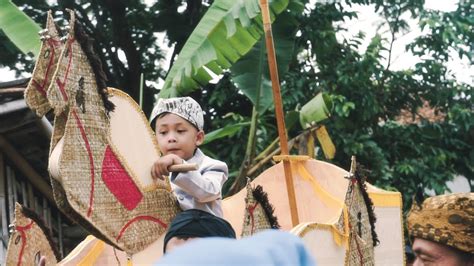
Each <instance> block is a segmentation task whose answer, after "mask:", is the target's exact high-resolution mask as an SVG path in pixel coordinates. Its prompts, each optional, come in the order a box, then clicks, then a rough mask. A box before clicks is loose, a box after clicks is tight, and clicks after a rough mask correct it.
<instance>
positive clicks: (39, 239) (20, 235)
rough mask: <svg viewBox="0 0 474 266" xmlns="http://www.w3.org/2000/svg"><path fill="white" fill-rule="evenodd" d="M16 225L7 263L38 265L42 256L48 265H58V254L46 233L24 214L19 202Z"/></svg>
mask: <svg viewBox="0 0 474 266" xmlns="http://www.w3.org/2000/svg"><path fill="white" fill-rule="evenodd" d="M14 226H15V229H14V232H13V234H11V236H10V240H9V242H8V249H7V255H6V265H37V264H38V262H39V259H40V258H41V256H45V257H46V265H56V262H57V260H56V256H55V255H54V251H53V249H52V248H51V246H50V244H49V241H48V239H47V238H46V235H45V233H44V232H43V230H41V228H40V227H39V226H38V224H37V223H35V222H34V221H33V220H32V219H29V218H27V217H25V216H24V215H23V213H22V211H21V206H20V205H19V204H18V203H17V204H16V206H15V221H14Z"/></svg>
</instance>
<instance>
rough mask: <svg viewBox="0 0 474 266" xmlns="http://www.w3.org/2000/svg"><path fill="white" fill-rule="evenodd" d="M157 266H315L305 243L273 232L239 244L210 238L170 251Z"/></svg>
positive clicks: (237, 241) (259, 234)
mask: <svg viewBox="0 0 474 266" xmlns="http://www.w3.org/2000/svg"><path fill="white" fill-rule="evenodd" d="M155 265H160V266H161V265H265V266H271V265H275V266H286V265H288V266H313V265H316V263H315V261H314V259H313V258H312V257H311V255H310V254H309V252H308V250H307V249H306V248H305V246H304V244H303V241H302V240H301V239H300V238H298V237H297V236H295V235H292V234H290V233H287V232H284V231H280V230H275V229H270V230H266V231H263V232H260V233H258V234H255V235H253V236H251V237H247V238H243V239H240V240H235V239H229V238H222V237H209V238H203V239H197V240H194V241H192V242H189V243H186V245H182V246H180V247H177V248H176V249H174V250H173V251H169V252H168V253H166V254H165V256H164V257H162V258H161V259H160V260H159V261H158V262H157V263H156V264H155Z"/></svg>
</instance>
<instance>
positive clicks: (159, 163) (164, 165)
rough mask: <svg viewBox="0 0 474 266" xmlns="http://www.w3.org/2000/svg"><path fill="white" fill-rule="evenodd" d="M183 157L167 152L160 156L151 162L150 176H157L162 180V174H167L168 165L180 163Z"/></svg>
mask: <svg viewBox="0 0 474 266" xmlns="http://www.w3.org/2000/svg"><path fill="white" fill-rule="evenodd" d="M182 163H183V159H181V157H179V156H178V155H175V154H168V155H165V156H162V157H160V158H159V159H158V160H156V162H155V163H154V164H153V166H152V168H151V176H152V177H153V178H159V179H161V180H164V177H163V176H168V175H169V173H170V172H169V171H168V167H170V166H171V165H174V164H182Z"/></svg>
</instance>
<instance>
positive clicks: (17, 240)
mask: <svg viewBox="0 0 474 266" xmlns="http://www.w3.org/2000/svg"><path fill="white" fill-rule="evenodd" d="M20 240H21V236H19V235H18V236H16V238H15V245H18V243H20Z"/></svg>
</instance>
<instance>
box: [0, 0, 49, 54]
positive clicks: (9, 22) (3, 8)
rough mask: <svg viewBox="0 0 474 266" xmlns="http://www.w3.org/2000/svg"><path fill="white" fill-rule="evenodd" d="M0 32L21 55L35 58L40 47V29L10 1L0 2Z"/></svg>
mask: <svg viewBox="0 0 474 266" xmlns="http://www.w3.org/2000/svg"><path fill="white" fill-rule="evenodd" d="M0 30H2V31H3V32H4V33H5V35H6V36H7V37H8V38H9V39H10V41H11V42H12V43H13V44H15V46H16V47H18V49H20V51H21V52H22V53H24V54H28V53H32V54H33V55H34V56H35V57H36V55H37V54H38V52H39V50H40V47H41V42H40V38H39V35H38V31H40V30H41V28H40V26H39V25H38V24H36V23H35V22H34V21H33V20H32V19H31V18H30V17H29V16H27V15H26V14H25V13H23V11H21V10H20V9H19V8H18V7H17V6H16V5H15V4H13V3H12V2H11V1H10V0H0Z"/></svg>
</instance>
